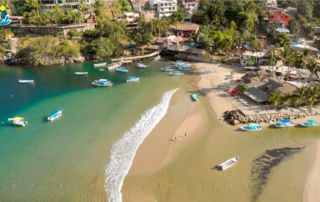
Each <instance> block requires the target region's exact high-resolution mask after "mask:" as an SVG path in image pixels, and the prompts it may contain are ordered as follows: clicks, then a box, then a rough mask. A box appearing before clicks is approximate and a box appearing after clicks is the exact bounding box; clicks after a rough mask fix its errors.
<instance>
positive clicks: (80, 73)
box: [74, 72, 88, 76]
mask: <svg viewBox="0 0 320 202" xmlns="http://www.w3.org/2000/svg"><path fill="white" fill-rule="evenodd" d="M74 74H75V75H79V76H82V75H88V72H75V73H74Z"/></svg>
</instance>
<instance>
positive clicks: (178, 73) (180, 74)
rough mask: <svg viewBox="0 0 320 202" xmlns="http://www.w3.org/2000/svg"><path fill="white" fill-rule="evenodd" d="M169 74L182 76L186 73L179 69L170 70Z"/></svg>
mask: <svg viewBox="0 0 320 202" xmlns="http://www.w3.org/2000/svg"><path fill="white" fill-rule="evenodd" d="M169 75H171V76H182V75H184V73H183V72H181V71H179V70H175V71H173V72H170V73H169Z"/></svg>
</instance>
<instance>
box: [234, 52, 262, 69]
mask: <svg viewBox="0 0 320 202" xmlns="http://www.w3.org/2000/svg"><path fill="white" fill-rule="evenodd" d="M265 56H266V51H254V50H245V51H243V52H242V53H241V55H240V65H241V66H242V67H252V66H259V65H260V64H261V62H262V58H263V57H265Z"/></svg>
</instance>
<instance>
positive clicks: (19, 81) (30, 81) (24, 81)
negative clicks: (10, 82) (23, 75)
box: [18, 79, 34, 84]
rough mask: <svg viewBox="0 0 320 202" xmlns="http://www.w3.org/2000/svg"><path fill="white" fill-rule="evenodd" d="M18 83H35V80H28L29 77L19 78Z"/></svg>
mask: <svg viewBox="0 0 320 202" xmlns="http://www.w3.org/2000/svg"><path fill="white" fill-rule="evenodd" d="M18 83H31V84H33V83H34V80H31V79H30V80H27V79H19V80H18Z"/></svg>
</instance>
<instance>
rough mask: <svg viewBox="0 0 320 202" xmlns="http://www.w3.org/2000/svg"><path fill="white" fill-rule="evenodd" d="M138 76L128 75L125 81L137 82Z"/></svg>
mask: <svg viewBox="0 0 320 202" xmlns="http://www.w3.org/2000/svg"><path fill="white" fill-rule="evenodd" d="M139 81H140V78H139V77H136V76H129V77H128V79H127V83H133V82H139Z"/></svg>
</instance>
